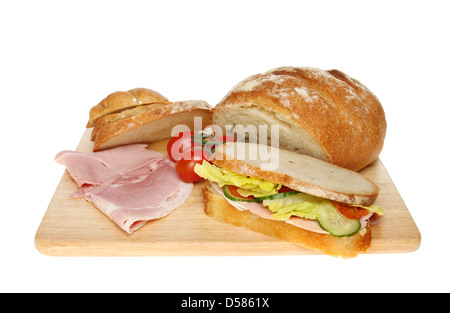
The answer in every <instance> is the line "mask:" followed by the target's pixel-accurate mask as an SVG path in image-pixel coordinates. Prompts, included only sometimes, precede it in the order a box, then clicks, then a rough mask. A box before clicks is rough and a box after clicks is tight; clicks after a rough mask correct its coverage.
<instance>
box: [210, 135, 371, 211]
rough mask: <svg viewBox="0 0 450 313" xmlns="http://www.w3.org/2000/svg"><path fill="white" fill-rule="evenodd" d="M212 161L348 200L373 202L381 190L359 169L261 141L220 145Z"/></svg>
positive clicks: (233, 168)
mask: <svg viewBox="0 0 450 313" xmlns="http://www.w3.org/2000/svg"><path fill="white" fill-rule="evenodd" d="M212 162H213V163H214V164H215V165H217V166H218V167H220V168H224V169H227V170H229V171H232V172H235V173H238V174H242V175H247V176H252V177H256V178H260V179H264V180H267V181H270V182H274V183H278V184H282V185H284V186H287V187H289V188H292V189H294V190H297V191H301V192H305V193H307V194H310V195H313V196H317V197H321V198H325V199H330V200H334V201H337V202H342V203H346V204H359V205H371V204H372V203H373V202H374V201H375V199H376V198H377V196H378V192H379V187H378V186H377V185H376V184H374V183H373V182H372V181H370V180H369V179H367V178H365V177H364V176H362V175H361V174H359V173H357V172H355V171H351V170H348V169H345V168H342V167H339V166H337V165H334V164H331V163H328V162H325V161H322V160H319V159H316V158H314V157H310V156H307V155H303V154H298V153H295V152H292V151H288V150H283V149H278V148H275V147H271V146H265V145H261V144H257V143H245V142H227V143H226V144H224V145H222V146H219V147H218V148H217V149H216V151H215V153H214V155H213V159H212Z"/></svg>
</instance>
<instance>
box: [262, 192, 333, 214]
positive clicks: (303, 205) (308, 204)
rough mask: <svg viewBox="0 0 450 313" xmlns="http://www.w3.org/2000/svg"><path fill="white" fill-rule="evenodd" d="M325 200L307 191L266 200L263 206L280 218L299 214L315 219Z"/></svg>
mask: <svg viewBox="0 0 450 313" xmlns="http://www.w3.org/2000/svg"><path fill="white" fill-rule="evenodd" d="M323 201H328V200H324V199H321V198H318V197H314V196H311V195H308V194H306V193H297V194H295V195H290V196H287V197H286V198H281V199H273V200H264V201H263V202H262V204H263V206H265V207H268V208H269V210H270V211H272V212H273V214H272V217H273V218H274V219H278V220H283V221H284V220H287V219H289V218H290V217H291V216H297V217H302V218H307V219H312V220H315V219H316V217H317V215H318V212H319V209H320V205H321V203H322V202H323Z"/></svg>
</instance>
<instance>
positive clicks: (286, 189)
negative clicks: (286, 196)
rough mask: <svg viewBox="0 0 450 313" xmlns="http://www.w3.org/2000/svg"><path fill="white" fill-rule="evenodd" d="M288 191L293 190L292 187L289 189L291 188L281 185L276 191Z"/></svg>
mask: <svg viewBox="0 0 450 313" xmlns="http://www.w3.org/2000/svg"><path fill="white" fill-rule="evenodd" d="M290 191H294V189H291V188H289V187H286V186H282V187H281V188H280V189H279V190H278V193H285V192H290Z"/></svg>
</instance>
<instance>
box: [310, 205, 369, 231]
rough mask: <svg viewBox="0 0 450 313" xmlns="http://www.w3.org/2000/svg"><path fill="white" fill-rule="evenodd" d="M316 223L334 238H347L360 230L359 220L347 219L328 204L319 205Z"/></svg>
mask: <svg viewBox="0 0 450 313" xmlns="http://www.w3.org/2000/svg"><path fill="white" fill-rule="evenodd" d="M316 219H317V222H318V223H319V225H320V227H322V228H323V229H324V230H326V231H327V232H329V233H330V234H332V235H333V236H335V237H349V236H351V235H354V234H356V233H357V232H358V231H359V230H360V229H361V222H360V221H359V219H349V218H346V217H345V216H344V215H342V214H341V212H339V210H337V209H336V208H335V207H334V205H333V204H332V203H331V202H330V203H321V205H320V209H319V214H318V216H317V218H316Z"/></svg>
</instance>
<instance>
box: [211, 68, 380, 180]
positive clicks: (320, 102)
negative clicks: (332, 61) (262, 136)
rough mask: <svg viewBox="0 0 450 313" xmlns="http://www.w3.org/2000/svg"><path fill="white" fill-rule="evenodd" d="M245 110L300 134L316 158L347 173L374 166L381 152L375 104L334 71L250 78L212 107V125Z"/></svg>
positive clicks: (361, 88) (358, 86)
mask: <svg viewBox="0 0 450 313" xmlns="http://www.w3.org/2000/svg"><path fill="white" fill-rule="evenodd" d="M249 107H257V108H258V109H260V110H265V111H267V112H270V113H271V114H275V115H276V116H277V117H278V118H279V119H280V120H282V121H283V122H286V123H288V124H290V126H291V127H293V128H302V129H304V130H305V131H306V132H307V133H308V134H309V135H310V136H311V137H312V138H313V140H314V141H315V143H316V144H317V145H319V146H320V147H321V150H322V151H321V153H320V156H319V158H321V159H323V160H325V161H328V162H330V163H333V164H336V165H339V166H342V167H345V168H348V169H351V170H355V171H358V170H360V169H362V168H364V167H365V166H367V165H368V164H370V163H372V162H373V161H375V160H376V159H377V157H378V155H379V154H380V152H381V150H382V148H383V143H384V138H385V135H386V119H385V114H384V110H383V108H382V106H381V104H380V102H379V100H378V99H377V97H376V96H375V95H374V94H373V93H372V92H371V91H370V90H369V89H368V88H367V87H366V86H364V85H363V84H361V83H360V82H359V81H357V80H356V79H353V78H351V77H349V76H348V75H346V74H345V73H343V72H341V71H338V70H328V71H325V70H321V69H317V68H310V67H281V68H276V69H273V70H271V71H268V72H266V73H262V74H257V75H253V76H251V77H249V78H247V79H245V80H243V81H242V82H240V83H239V84H237V85H236V86H235V87H234V88H232V89H231V91H230V92H229V93H228V94H227V95H226V96H225V97H224V98H223V99H222V100H221V101H220V102H219V103H218V104H217V105H216V106H215V107H214V109H213V110H212V122H213V123H214V124H218V122H217V121H218V120H219V116H220V117H221V118H222V119H226V114H227V112H229V110H230V109H231V110H232V109H237V108H249ZM228 122H230V124H233V121H228ZM221 126H223V125H221ZM282 141H283V138H280V144H281V146H282ZM316 157H317V156H316Z"/></svg>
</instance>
